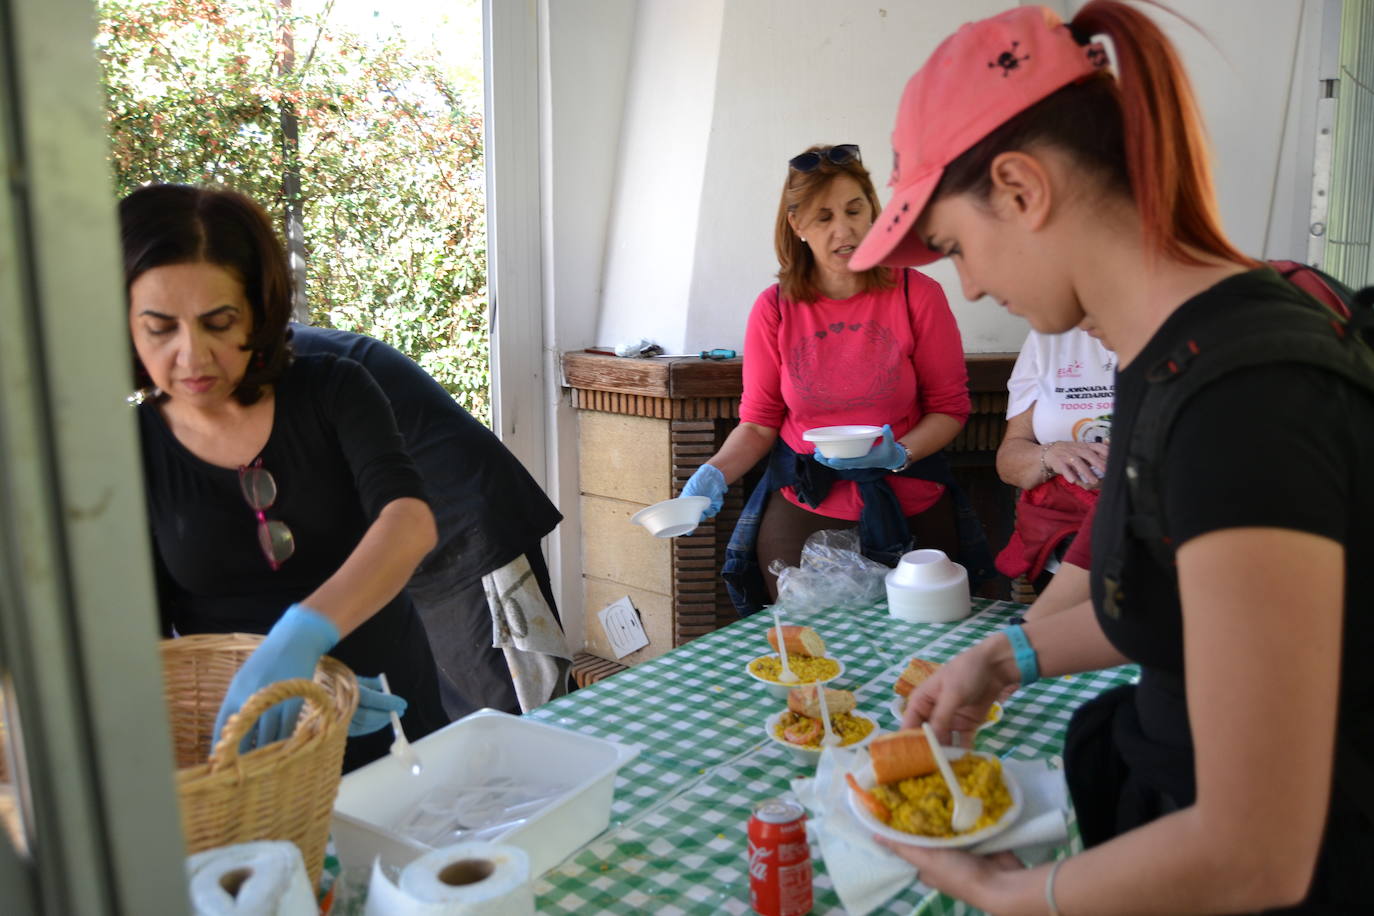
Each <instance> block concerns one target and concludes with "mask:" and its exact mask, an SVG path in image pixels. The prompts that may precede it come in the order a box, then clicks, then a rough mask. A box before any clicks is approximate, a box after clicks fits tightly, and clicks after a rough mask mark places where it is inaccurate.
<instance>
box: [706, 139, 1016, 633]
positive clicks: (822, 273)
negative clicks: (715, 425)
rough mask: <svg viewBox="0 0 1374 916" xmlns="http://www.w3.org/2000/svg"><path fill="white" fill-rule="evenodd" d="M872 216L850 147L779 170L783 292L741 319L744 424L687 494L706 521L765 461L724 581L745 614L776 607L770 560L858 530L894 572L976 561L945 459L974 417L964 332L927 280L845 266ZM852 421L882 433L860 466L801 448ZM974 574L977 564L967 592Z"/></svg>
mask: <svg viewBox="0 0 1374 916" xmlns="http://www.w3.org/2000/svg"><path fill="white" fill-rule="evenodd" d="M878 209H879V206H878V195H877V192H876V191H875V190H874V188H873V182H872V180H871V179H870V178H869V175H868V170H867V169H865V168H864V166H863V163H862V162H861V161H860V158H859V148H858V147H857V146H854V145H853V144H842V145H838V146H813V147H811V148H810V149H808V150H806V151H805V152H803V153H801V154H799V155H797V156H795V157H793V158H792V159H791V160H790V161H789V162H788V168H787V179H786V181H785V183H784V185H783V191H782V199H781V201H780V202H779V204H778V215H777V221H776V224H775V229H774V241H773V243H774V248H775V250H776V251H777V255H778V264H779V270H778V280H779V282H778V283H776V284H774V285H773V286H770V287H769V288H768V289H766V290H764V291H763V292H762V293H761V294H760V295H759V297H758V299H757V301H755V303H754V308H753V311H751V312H750V314H749V324H748V328H747V330H746V332H745V341H744V392H743V396H742V397H741V399H740V424H739V426H738V427H736V428H735V430H734V431H733V432H731V434H730V436H729V438H728V439H727V440H726V441H725V443H724V444H723V445H722V446H721V448H720V451H718V452H717V453H716V454H715V455H713V456H712V457H711V458H710V460H709V461H708V462H707V463H706V464H704V465H702V467H701V468H700V469H698V471H697V472H696V473H695V474H694V475H693V476H692V478H691V480H689V481H688V482H687V485H686V487H685V488H684V489H683V491H682V495H684V496H693V495H700V496H706V497H708V498H710V499H711V504H710V506H709V507H708V508H707V509H706V511H705V513H704V515H703V517H704V518H709V517H711V516H712V515H715V513H716V512H717V511H719V509H720V507H721V502H722V500H723V498H724V496H725V490H726V486H727V483H728V482H730V481H734V480H736V479H738V478H739V477H740V476H742V475H743V474H744V473H745V472H746V471H748V470H749V469H750V468H752V467H753V466H754V465H755V464H756V463H757V462H758V461H759V460H760V459H761V458H763V457H765V456H769V461H768V470H767V474H766V476H765V479H764V480H763V481H762V482H761V483H760V484H759V486H758V487H757V488H756V490H755V491H754V494H753V496H752V497H751V498H750V501H749V505H747V506H746V507H745V511H744V513H743V514H742V515H741V518H740V522H739V524H738V525H737V527H736V529H735V533H734V536H733V538H732V540H731V545H730V550H729V556H728V559H727V563H726V567H725V570H724V575H725V578H726V581H727V583H729V584H730V586H731V591H732V596H733V597H734V599H735V603H736V606H737V607H739V609H740V610H741V611H742V612H747V611H751V610H757V609H758V608H759V607H761V606H763V605H765V604H769V603H771V602H772V601H773V600H775V599H776V598H777V579H776V576H775V575H773V573H772V572H770V571H769V566H770V564H771V562H772V561H773V560H781V561H782V563H784V564H786V565H788V566H796V565H797V563H798V560H799V558H800V555H801V549H802V545H803V543H804V542H805V541H806V538H807V536H808V535H810V534H812V533H814V532H817V531H820V530H823V529H830V528H852V527H854V526H855V524H856V523H857V525H858V528H859V538H860V542H861V545H862V548H863V551H864V553H865V555H867V556H869V557H871V558H872V559H875V560H878V561H880V562H885V563H887V564H888V565H893V564H895V563H896V561H897V560H898V559H899V558H900V557H901V555H902V554H903V553H904V552H906V551H907V550H910V549H911V544H912V541H913V538H914V540H915V542H916V543H918V544H920V545H921V546H925V547H936V548H940V549H943V550H944V551H945V552H946V553H948V554H950V555H951V556H962V555H966V554H969V553H972V552H973V551H974V549H975V544H974V543H973V542H972V541H971V540H970V539H969V538H968V536H967V535H965V536H964V537H962V538H961V537H960V536H959V535H960V534H961V533H962V532H963V531H964V530H965V528H966V527H967V526H961V525H959V524H957V523H956V505H955V503H956V499H958V498H959V497H960V496H961V494H959V493H958V492H957V488H952V487H951V486H950V485H951V483H952V480H951V478H950V476H949V470H948V466H947V464H945V463H944V457H943V455H942V454H941V453H940V450H941V449H943V448H944V447H945V446H946V445H948V444H949V442H950V441H951V440H952V439H953V438H954V437H955V436H956V435H957V434H958V433H959V430H960V428H962V427H963V425H964V421H965V420H966V419H967V418H968V413H969V395H968V378H967V371H966V369H965V367H964V348H963V344H962V342H961V340H960V337H959V328H958V326H957V325H956V324H955V322H954V316H953V314H952V313H951V312H950V309H949V303H948V302H947V301H946V300H945V295H944V292H943V291H942V290H941V288H940V286H939V284H937V283H936V282H935V281H933V280H931V279H930V278H929V277H926V276H924V275H922V274H920V273H918V272H916V271H914V270H892V269H889V268H886V267H872V268H870V269H868V270H865V271H859V272H855V271H852V270H850V269H849V261H850V258H851V257H852V256H853V252H854V250H855V248H856V246H858V244H859V242H860V240H862V239H863V237H864V233H866V232H867V231H868V230H869V228H870V227H871V226H872V225H873V217H874V215H875V214H876V213H877V212H878ZM851 424H863V425H870V426H873V427H876V428H881V429H882V435H881V438H879V437H877V436H875V437H874V439H875V441H874V444H873V445H872V446H871V448H870V449H869V451H868V453H867V454H866V455H863V456H860V457H858V458H838V459H830V458H826V457H825V456H823V455H821V454H820V453H819V452H813V446H812V444H811V443H810V442H808V441H806V440H805V439H804V438H803V434H804V433H805V432H806V431H807V430H808V429H813V428H816V427H825V426H838V425H851ZM951 490H953V491H954V492H951ZM959 508H960V510H962V509H963V506H962V505H961V506H960V507H959ZM964 518H972V516H971V513H969V512H963V511H961V512H960V513H959V519H960V520H961V521H962V519H964ZM972 528H974V529H977V525H976V522H975V524H974V525H973V526H972ZM961 542H962V544H963V545H966V546H961ZM982 546H983V547H984V550H985V547H986V545H985V544H984V545H982ZM963 559H964V562H965V563H966V565H967V564H969V558H968V557H967V556H963ZM981 565H982V566H984V567H990V565H991V564H990V557H987V558H984V560H983V563H982V564H981ZM979 566H980V564H979V563H978V562H977V561H974V562H972V564H971V565H970V569H969V572H970V575H971V577H972V578H973V579H974V580H975V581H977V580H978V579H979V573H980V572H981V571H982V570H980V569H979V568H978V567H979ZM760 574H761V575H760Z"/></svg>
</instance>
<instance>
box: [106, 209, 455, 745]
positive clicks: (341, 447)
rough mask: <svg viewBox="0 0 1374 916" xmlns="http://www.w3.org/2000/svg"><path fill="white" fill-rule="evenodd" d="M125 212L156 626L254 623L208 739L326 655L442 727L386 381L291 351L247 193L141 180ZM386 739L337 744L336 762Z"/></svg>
mask: <svg viewBox="0 0 1374 916" xmlns="http://www.w3.org/2000/svg"><path fill="white" fill-rule="evenodd" d="M119 213H120V224H121V231H122V238H123V244H124V256H125V279H126V282H127V287H128V293H129V330H130V334H131V335H132V340H133V347H134V352H135V357H136V361H135V364H136V371H137V373H138V376H139V377H138V384H139V387H140V388H142V389H143V390H144V391H145V393H146V395H147V396H146V397H145V399H144V401H143V403H142V404H141V406H140V407H139V408H138V412H139V428H140V432H141V438H142V443H143V458H144V475H145V483H146V491H147V501H148V513H149V521H150V523H151V527H152V532H153V539H154V542H155V545H156V553H157V563H158V573H159V576H158V580H159V586H160V588H159V599H160V600H159V603H160V609H161V612H162V620H163V627H164V630H165V631H166V632H167V633H169V634H170V633H172V632H175V633H177V634H182V635H185V634H190V633H207V632H208V633H224V632H239V631H243V632H252V633H266V634H267V637H266V639H265V641H264V642H263V644H262V645H261V646H260V647H259V648H258V649H257V650H256V651H255V652H254V653H253V655H252V656H251V657H250V658H249V659H248V660H247V661H246V662H245V664H244V665H243V667H242V668H241V669H240V671H239V673H238V674H237V675H236V676H235V678H234V680H233V682H232V683H231V684H230V687H229V690H228V693H227V695H226V697H225V700H224V705H223V707H222V708H221V710H220V714H219V718H218V722H217V725H216V737H218V733H219V730H220V728H221V727H222V726H223V724H224V722H225V720H226V719H227V718H228V716H229V715H230V714H232V713H233V712H235V711H237V710H238V708H239V707H240V706H242V704H243V702H244V701H246V700H247V699H248V697H249V696H251V695H252V694H253V693H254V692H255V691H256V690H257V689H259V688H260V687H263V686H265V685H266V684H269V683H272V682H275V681H280V680H286V679H289V678H293V677H306V678H308V677H311V676H312V675H313V672H314V669H315V664H316V662H318V661H319V659H320V657H321V656H322V655H323V654H325V653H330V654H332V655H333V656H334V657H336V658H338V659H339V660H340V661H343V662H344V663H345V664H347V665H349V666H350V667H351V668H352V669H353V670H354V671H355V673H357V674H359V675H363V676H375V675H377V674H379V673H383V672H384V673H386V674H387V676H388V680H389V683H390V686H391V688H392V690H393V691H394V692H395V693H396V694H397V695H398V696H400V697H402V698H404V700H405V701H407V702H408V704H409V707H408V709H407V710H406V712H405V716H404V718H403V719H402V721H403V723H404V726H405V728H406V731H407V733H408V734H409V735H410V736H411V737H412V738H416V737H420V736H421V735H424V734H427V733H428V732H430V731H432V730H433V729H435V728H437V727H439V726H440V725H442V724H444V723H445V722H446V721H447V719H446V718H445V717H444V715H443V710H442V707H441V706H440V702H439V696H438V685H437V679H436V674H435V668H434V660H433V658H432V656H431V654H430V650H429V644H428V642H427V641H426V639H425V633H424V628H423V627H422V626H421V624H420V621H419V619H418V617H417V615H416V613H415V611H414V609H413V607H412V606H411V604H410V601H409V599H408V598H407V597H406V596H405V593H404V592H403V591H402V589H403V587H404V586H405V583H406V581H407V580H408V579H409V578H410V575H411V573H412V572H413V571H414V570H415V567H416V566H417V565H418V564H419V563H420V561H421V560H422V559H424V557H425V555H426V554H427V553H428V552H429V550H430V549H431V548H432V547H433V546H434V543H435V527H434V519H433V516H432V514H431V513H430V510H429V507H428V505H427V503H426V502H425V499H424V492H423V488H422V486H421V482H420V476H419V474H418V473H417V472H416V470H415V467H414V465H413V464H412V462H411V460H410V458H409V456H408V455H407V454H406V452H405V449H404V446H403V443H402V441H401V437H400V435H399V433H398V432H397V431H396V424H395V421H394V419H393V418H392V415H391V412H390V408H389V407H388V405H387V401H386V398H385V397H384V396H383V395H382V392H381V390H380V389H379V388H378V387H377V385H376V383H375V382H374V381H373V380H372V378H371V377H370V376H369V375H368V374H367V373H366V372H365V371H364V370H363V369H362V367H360V366H358V365H357V364H356V363H354V362H352V361H350V360H346V359H338V358H335V357H332V356H311V357H303V358H300V359H294V360H293V359H292V356H291V351H290V347H289V345H288V343H287V338H288V334H287V321H288V319H289V317H290V308H291V303H290V284H289V280H288V276H289V274H288V272H287V266H286V258H285V252H284V251H283V249H282V247H281V245H280V243H279V242H278V240H277V238H276V236H275V234H274V233H273V232H272V228H271V224H270V222H269V221H268V218H267V216H266V214H265V213H264V212H263V211H262V209H261V208H260V207H258V206H257V205H256V204H254V203H253V202H252V201H250V200H248V199H247V198H245V197H243V196H242V195H239V194H236V193H234V192H230V191H221V190H210V189H200V188H191V187H185V186H179V185H154V186H149V187H145V188H141V189H139V190H138V191H135V192H134V193H132V194H130V195H129V196H128V197H126V198H125V199H124V201H123V202H122V203H121V205H120V211H119ZM298 709H299V701H295V703H294V704H286V703H283V704H279V705H278V706H277V707H274V708H273V709H272V710H269V711H268V713H267V714H265V715H264V716H263V717H262V719H260V720H259V724H258V726H257V728H256V730H255V732H254V733H253V734H252V735H250V739H249V743H250V744H257V745H259V746H261V745H263V744H266V743H269V742H271V741H276V740H280V739H282V738H284V737H286V736H288V735H289V734H290V732H291V730H292V728H293V726H294V721H295V715H296V712H297V710H298ZM361 718H368V717H367V716H366V711H364V716H362V717H355V720H354V721H355V724H357V723H360V721H361ZM385 721H386V717H385V715H384V714H382V715H374V716H371V717H370V721H369V722H368V723H367V724H368V725H372V726H373V727H376V726H380V725H381V724H383V723H385ZM361 727H365V726H362V725H359V727H358V728H354V729H353V730H352V731H353V732H354V733H355V734H356V732H357V731H358V730H359V728H361ZM389 742H390V736H389V735H388V734H386V733H382V732H378V733H374V734H371V735H368V736H365V737H356V738H352V739H350V741H349V746H348V748H347V750H346V752H345V768H352V767H355V766H357V765H359V764H361V763H364V762H366V761H367V760H370V759H373V758H375V757H378V756H380V755H382V754H384V753H385V752H386V750H387V747H388V745H389Z"/></svg>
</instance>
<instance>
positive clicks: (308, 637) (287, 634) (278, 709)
mask: <svg viewBox="0 0 1374 916" xmlns="http://www.w3.org/2000/svg"><path fill="white" fill-rule="evenodd" d="M338 641H339V628H338V627H336V626H334V624H333V622H331V621H330V620H329V618H327V617H325V616H324V615H323V614H321V613H320V612H319V611H314V610H311V609H310V608H308V607H306V606H305V605H303V604H293V605H291V606H290V607H289V608H287V609H286V613H285V614H283V615H282V616H281V619H280V620H278V621H277V622H276V623H275V624H274V625H273V626H272V629H271V630H270V631H269V632H268V634H267V638H266V639H264V640H263V641H262V645H260V646H258V647H257V649H255V650H254V651H253V654H252V655H250V656H248V660H247V661H246V662H244V663H243V667H242V668H240V669H239V673H238V674H236V675H234V679H233V680H232V681H230V682H229V690H228V692H227V693H225V695H224V702H223V703H222V704H220V708H219V715H218V716H216V717H215V737H214V744H219V734H220V731H221V729H223V728H224V723H225V722H227V721H228V720H229V717H230V716H231V715H233V714H234V713H236V712H238V711H239V709H241V708H242V707H243V704H244V703H247V702H248V699H249V697H251V696H252V695H253V694H255V693H257V692H258V690H260V689H261V688H263V687H266V686H267V685H268V684H275V683H276V682H277V681H289V680H291V679H292V678H297V677H303V678H306V679H307V680H309V679H310V678H313V677H314V676H315V665H316V663H318V662H319V660H320V658H321V657H322V656H323V655H324V654H325V653H326V652H328V651H329V650H330V649H332V648H334V646H335V644H336V643H338ZM300 709H301V700H300V699H294V700H286V701H285V702H282V703H278V704H277V705H276V706H273V707H272V708H271V709H269V710H267V711H266V712H264V713H263V714H262V715H261V716H260V717H259V718H258V722H257V725H256V727H255V728H254V729H253V730H252V731H250V732H249V733H248V734H247V735H245V736H244V738H243V741H242V742H240V744H239V752H240V753H243V752H246V751H250V750H252V749H253V748H254V747H264V746H265V745H268V744H271V743H272V742H273V741H281V740H282V739H284V738H288V737H290V735H291V732H292V731H293V730H294V729H295V727H296V716H297V714H299V713H300ZM212 746H213V745H212Z"/></svg>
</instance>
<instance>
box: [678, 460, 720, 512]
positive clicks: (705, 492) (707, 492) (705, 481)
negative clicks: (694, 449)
mask: <svg viewBox="0 0 1374 916" xmlns="http://www.w3.org/2000/svg"><path fill="white" fill-rule="evenodd" d="M726 489H727V486H726V483H725V475H724V474H722V473H721V472H720V468H718V467H716V466H715V465H714V464H703V465H702V466H701V467H699V468H697V472H696V473H695V474H693V475H692V476H691V479H689V480H688V481H687V486H685V487H683V488H682V495H683V496H705V497H706V498H707V499H709V500H711V505H709V506H707V507H706V511H704V512H702V513H701V520H702V521H703V522H704V521H706V520H707V519H708V518H710V517H711V516H713V515H715V514H716V513H717V512H719V511H720V507H721V506H723V505H724V504H725V491H726Z"/></svg>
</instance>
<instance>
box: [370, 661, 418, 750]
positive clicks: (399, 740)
mask: <svg viewBox="0 0 1374 916" xmlns="http://www.w3.org/2000/svg"><path fill="white" fill-rule="evenodd" d="M377 680H378V681H380V682H381V685H382V693H386V694H389V693H391V685H390V684H388V683H387V682H386V672H381V673H380V674H378V675H377ZM391 731H392V732H393V733H394V734H395V735H396V740H395V741H393V742H391V756H393V757H395V758H396V759H397V760H399V761H401V763H403V764H405V765H406V766H408V767H409V768H410V773H411V775H412V776H419V775H420V771H421V770H423V769H424V767H423V766H422V765H421V764H420V755H419V754H417V753H415V748H413V747H411V746H410V741H409V739H407V738H406V733H405V732H404V731H403V730H402V729H401V717H400V716H398V715H396V710H394V709H393V710H392V711H391Z"/></svg>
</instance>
